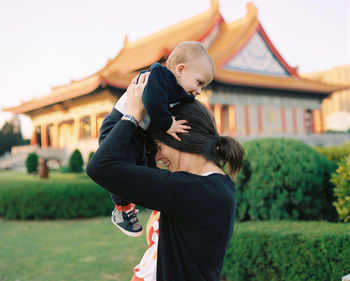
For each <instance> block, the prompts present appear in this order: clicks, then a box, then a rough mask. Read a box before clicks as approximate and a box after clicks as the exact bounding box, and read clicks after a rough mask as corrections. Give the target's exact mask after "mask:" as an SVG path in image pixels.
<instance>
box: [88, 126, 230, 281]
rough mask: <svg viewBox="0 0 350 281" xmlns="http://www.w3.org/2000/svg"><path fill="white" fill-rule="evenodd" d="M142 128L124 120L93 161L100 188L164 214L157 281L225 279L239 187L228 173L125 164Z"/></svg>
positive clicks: (92, 172) (91, 173)
mask: <svg viewBox="0 0 350 281" xmlns="http://www.w3.org/2000/svg"><path fill="white" fill-rule="evenodd" d="M135 131H136V127H135V125H134V124H133V123H131V122H130V121H127V120H121V121H120V122H118V123H117V124H116V125H115V127H114V128H113V129H112V131H111V132H110V133H109V135H108V136H107V138H106V139H105V141H104V142H103V143H102V144H101V146H100V147H99V148H98V150H97V151H96V153H94V155H93V157H92V158H91V160H90V161H89V163H88V165H87V168H86V172H87V174H88V175H89V176H90V177H91V178H92V179H93V180H94V181H95V182H97V183H98V184H99V185H101V186H102V187H103V188H105V189H107V190H108V191H110V192H112V193H114V194H117V195H118V196H120V197H122V198H124V199H125V200H128V201H130V202H133V203H136V204H137V205H140V206H144V207H146V208H149V209H152V210H157V211H160V212H161V215H160V221H159V242H158V259H157V280H174V281H175V280H176V281H185V280H186V281H191V280H192V281H201V280H206V281H209V280H215V281H219V280H220V273H221V270H222V266H223V260H224V256H225V252H226V249H227V247H228V244H229V241H230V239H231V236H232V234H233V225H234V220H235V213H236V201H235V185H234V183H233V182H232V180H231V179H230V177H229V176H227V175H221V174H217V173H214V174H211V175H209V176H198V175H194V174H191V173H188V172H173V173H172V172H170V171H167V170H161V169H154V168H148V167H144V166H137V165H135V164H130V163H128V162H126V161H125V157H126V152H127V148H128V144H129V142H130V139H131V137H132V135H133V134H134V132H135Z"/></svg>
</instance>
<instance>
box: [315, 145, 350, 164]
mask: <svg viewBox="0 0 350 281" xmlns="http://www.w3.org/2000/svg"><path fill="white" fill-rule="evenodd" d="M315 150H316V151H318V152H319V153H321V154H322V155H324V156H325V157H326V158H327V159H328V160H329V161H332V162H335V163H340V162H341V161H343V160H345V158H346V157H347V156H349V155H350V143H349V142H346V143H343V144H342V145H340V146H330V147H315Z"/></svg>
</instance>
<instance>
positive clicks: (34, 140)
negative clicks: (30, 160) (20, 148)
mask: <svg viewBox="0 0 350 281" xmlns="http://www.w3.org/2000/svg"><path fill="white" fill-rule="evenodd" d="M37 144H38V139H37V135H36V131H35V127H34V128H33V133H32V137H31V138H30V145H37Z"/></svg>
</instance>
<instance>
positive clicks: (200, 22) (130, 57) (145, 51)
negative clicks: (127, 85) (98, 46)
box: [102, 0, 222, 76]
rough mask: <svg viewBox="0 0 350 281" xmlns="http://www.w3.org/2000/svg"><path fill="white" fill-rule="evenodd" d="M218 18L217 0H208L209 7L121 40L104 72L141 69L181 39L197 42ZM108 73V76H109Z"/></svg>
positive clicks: (219, 15)
mask: <svg viewBox="0 0 350 281" xmlns="http://www.w3.org/2000/svg"><path fill="white" fill-rule="evenodd" d="M221 20H222V17H221V14H220V11H219V3H218V1H215V0H212V1H211V7H210V9H209V10H207V11H205V12H203V13H201V14H199V15H197V16H194V17H192V18H189V19H187V20H184V21H182V22H180V23H178V24H176V25H173V26H170V27H168V28H165V29H163V30H161V31H159V32H156V33H153V34H151V35H150V36H147V37H145V38H142V39H140V40H136V41H134V42H128V41H127V40H126V41H125V42H124V47H123V49H122V50H121V51H120V52H119V54H118V55H117V56H116V57H115V58H114V59H113V60H111V61H110V62H109V63H108V64H107V65H106V67H105V71H103V72H102V73H103V74H104V75H105V72H108V73H109V75H111V74H112V73H122V74H123V73H126V72H129V71H132V70H137V69H141V68H145V67H147V66H149V65H151V64H152V63H154V62H156V61H158V60H159V59H161V58H163V57H167V56H168V55H169V54H170V52H171V51H172V50H173V49H174V48H175V47H176V46H177V45H178V44H179V42H182V41H189V40H197V41H200V40H201V39H202V38H203V37H204V36H205V34H206V33H207V32H208V30H210V29H211V28H212V27H213V26H214V25H216V24H217V23H218V22H219V21H221ZM109 75H108V76H109Z"/></svg>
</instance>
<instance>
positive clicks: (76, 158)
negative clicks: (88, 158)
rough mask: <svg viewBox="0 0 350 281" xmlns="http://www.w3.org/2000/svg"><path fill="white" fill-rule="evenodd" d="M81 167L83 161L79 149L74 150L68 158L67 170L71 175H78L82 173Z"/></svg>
mask: <svg viewBox="0 0 350 281" xmlns="http://www.w3.org/2000/svg"><path fill="white" fill-rule="evenodd" d="M83 165H84V161H83V157H82V156H81V153H80V151H79V149H76V150H74V151H73V153H72V155H71V156H70V158H69V169H70V170H71V171H72V172H73V173H80V172H82V171H83Z"/></svg>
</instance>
